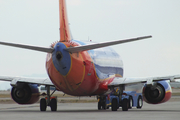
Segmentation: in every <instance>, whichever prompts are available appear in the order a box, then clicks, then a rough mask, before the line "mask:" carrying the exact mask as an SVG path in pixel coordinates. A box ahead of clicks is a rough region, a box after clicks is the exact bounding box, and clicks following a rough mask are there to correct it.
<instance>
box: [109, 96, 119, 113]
mask: <svg viewBox="0 0 180 120" xmlns="http://www.w3.org/2000/svg"><path fill="white" fill-rule="evenodd" d="M111 103H112V104H111V110H112V111H117V108H118V102H117V99H116V98H113V99H112V102H111Z"/></svg>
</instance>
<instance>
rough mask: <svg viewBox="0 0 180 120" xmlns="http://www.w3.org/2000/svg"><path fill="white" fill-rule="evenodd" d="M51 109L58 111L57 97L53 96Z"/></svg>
mask: <svg viewBox="0 0 180 120" xmlns="http://www.w3.org/2000/svg"><path fill="white" fill-rule="evenodd" d="M50 107H51V111H57V99H55V98H53V99H51V102H50Z"/></svg>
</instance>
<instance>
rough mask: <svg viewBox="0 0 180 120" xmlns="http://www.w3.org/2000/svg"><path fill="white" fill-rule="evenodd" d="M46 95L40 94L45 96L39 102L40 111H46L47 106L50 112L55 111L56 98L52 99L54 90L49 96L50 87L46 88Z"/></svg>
mask: <svg viewBox="0 0 180 120" xmlns="http://www.w3.org/2000/svg"><path fill="white" fill-rule="evenodd" d="M46 89H47V94H42V95H43V96H46V97H45V98H41V100H40V110H41V111H46V108H47V106H50V107H51V111H57V97H52V95H53V93H54V92H55V91H56V89H55V90H54V91H53V92H52V93H51V94H50V86H46Z"/></svg>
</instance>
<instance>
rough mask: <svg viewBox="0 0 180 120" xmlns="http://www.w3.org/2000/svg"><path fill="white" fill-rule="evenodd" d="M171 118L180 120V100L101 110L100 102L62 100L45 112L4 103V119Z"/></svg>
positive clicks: (1, 114)
mask: <svg viewBox="0 0 180 120" xmlns="http://www.w3.org/2000/svg"><path fill="white" fill-rule="evenodd" d="M19 119H20V120H24V119H26V120H36V119H41V120H51V119H52V120H119V119H121V120H123V119H125V120H152V119H154V120H170V119H180V101H179V98H178V100H176V99H175V100H174V99H173V100H170V101H169V102H166V103H163V104H158V105H150V104H147V103H145V102H144V105H143V107H142V109H136V108H132V109H129V111H122V110H121V108H120V109H118V111H115V112H114V111H111V109H108V110H97V103H58V108H57V111H56V112H51V110H50V108H49V107H48V108H47V111H45V112H41V111H40V110H39V104H32V105H18V104H0V120H19Z"/></svg>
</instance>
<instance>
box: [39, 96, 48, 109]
mask: <svg viewBox="0 0 180 120" xmlns="http://www.w3.org/2000/svg"><path fill="white" fill-rule="evenodd" d="M46 107H47V104H46V99H45V98H41V100H40V110H41V111H46Z"/></svg>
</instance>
